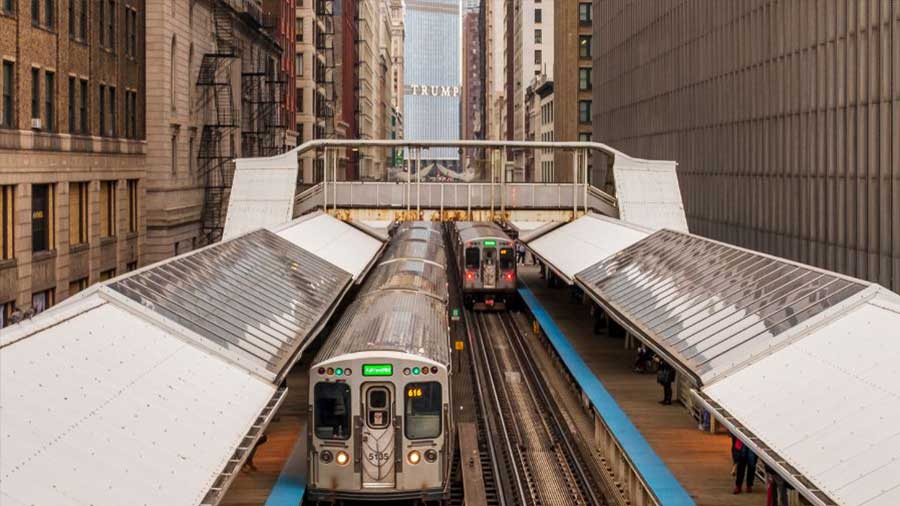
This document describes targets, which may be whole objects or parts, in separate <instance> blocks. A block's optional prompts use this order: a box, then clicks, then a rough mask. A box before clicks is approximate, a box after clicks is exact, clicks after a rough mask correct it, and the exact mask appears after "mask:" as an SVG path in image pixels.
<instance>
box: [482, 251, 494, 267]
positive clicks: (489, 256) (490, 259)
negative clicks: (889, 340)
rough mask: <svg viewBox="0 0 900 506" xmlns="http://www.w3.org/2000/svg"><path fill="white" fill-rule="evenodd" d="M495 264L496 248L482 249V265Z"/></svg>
mask: <svg viewBox="0 0 900 506" xmlns="http://www.w3.org/2000/svg"><path fill="white" fill-rule="evenodd" d="M496 263H497V248H484V264H485V265H495V264H496Z"/></svg>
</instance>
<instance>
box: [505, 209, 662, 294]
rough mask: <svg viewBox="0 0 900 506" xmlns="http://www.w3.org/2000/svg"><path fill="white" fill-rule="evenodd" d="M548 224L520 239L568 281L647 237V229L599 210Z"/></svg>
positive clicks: (648, 231)
mask: <svg viewBox="0 0 900 506" xmlns="http://www.w3.org/2000/svg"><path fill="white" fill-rule="evenodd" d="M553 225H557V224H548V225H546V226H544V227H541V228H539V229H537V230H536V231H535V232H537V231H543V233H540V234H537V233H532V234H530V235H528V236H526V237H523V238H522V240H523V241H524V242H525V244H526V246H527V247H528V249H530V250H531V252H532V253H534V254H535V255H536V256H537V257H538V258H540V259H541V261H543V262H544V263H545V264H546V265H547V266H548V267H550V269H552V270H553V271H554V272H556V274H557V275H559V276H560V277H561V278H562V279H563V280H565V281H566V283H568V284H570V285H571V284H573V283H574V282H575V274H577V273H578V272H580V271H582V270H583V269H585V268H587V267H590V266H591V265H593V264H595V263H597V262H599V261H601V260H603V259H605V258H607V257H608V256H610V255H612V254H613V253H616V252H618V251H621V250H623V249H625V248H627V247H628V246H630V245H632V244H634V243H635V242H637V241H640V240H641V239H643V238H645V237H647V236H648V235H649V234H650V233H651V231H650V230H648V229H645V228H643V227H639V226H637V225H632V224H630V223H626V222H624V221H621V220H617V219H614V218H607V217H606V216H601V215H599V214H586V215H584V216H582V217H581V218H578V219H577V220H575V221H573V222H571V223H568V224H565V225H557V226H553Z"/></svg>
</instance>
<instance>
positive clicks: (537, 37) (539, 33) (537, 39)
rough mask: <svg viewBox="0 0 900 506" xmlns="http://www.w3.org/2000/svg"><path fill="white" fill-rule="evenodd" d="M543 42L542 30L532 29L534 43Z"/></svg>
mask: <svg viewBox="0 0 900 506" xmlns="http://www.w3.org/2000/svg"><path fill="white" fill-rule="evenodd" d="M543 42H544V31H543V30H541V29H540V28H538V29H536V30H535V31H534V43H535V44H542V43H543Z"/></svg>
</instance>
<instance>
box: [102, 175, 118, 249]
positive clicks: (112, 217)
mask: <svg viewBox="0 0 900 506" xmlns="http://www.w3.org/2000/svg"><path fill="white" fill-rule="evenodd" d="M115 236H116V182H115V181H101V182H100V237H115Z"/></svg>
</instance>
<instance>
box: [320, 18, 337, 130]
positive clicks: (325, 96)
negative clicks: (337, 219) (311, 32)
mask: <svg viewBox="0 0 900 506" xmlns="http://www.w3.org/2000/svg"><path fill="white" fill-rule="evenodd" d="M316 16H317V17H318V18H319V19H320V20H322V26H323V27H324V28H322V29H320V31H319V32H318V33H317V35H316V51H317V52H318V53H319V54H320V55H321V57H322V60H324V61H323V64H322V65H321V66H320V67H319V69H318V71H317V72H316V86H317V87H318V88H319V89H320V90H321V95H320V97H321V99H320V100H319V101H318V103H317V106H316V108H317V109H316V117H317V118H322V119H323V120H324V127H323V131H322V132H319V133H320V134H321V138H324V139H333V138H335V137H336V130H335V124H334V122H335V118H334V114H335V111H334V104H335V103H337V97H336V96H335V85H334V72H335V58H334V36H335V35H334V0H318V1H317V2H316Z"/></svg>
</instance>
